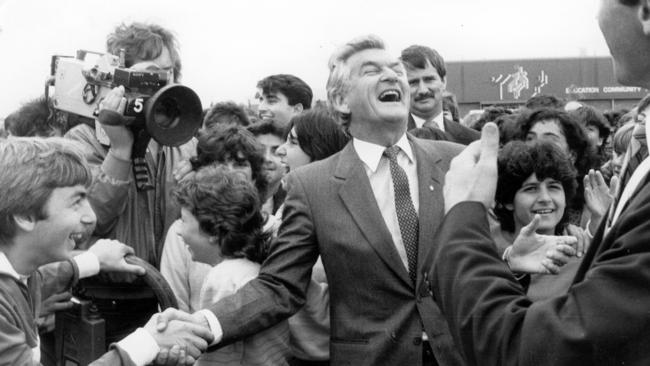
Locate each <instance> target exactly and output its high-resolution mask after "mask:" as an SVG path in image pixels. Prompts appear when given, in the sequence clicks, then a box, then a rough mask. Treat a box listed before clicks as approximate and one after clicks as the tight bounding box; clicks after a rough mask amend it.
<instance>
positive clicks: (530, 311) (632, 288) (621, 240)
mask: <svg viewBox="0 0 650 366" xmlns="http://www.w3.org/2000/svg"><path fill="white" fill-rule="evenodd" d="M598 22H599V25H600V28H601V31H602V33H603V35H604V36H605V40H606V42H607V45H608V47H609V50H610V53H611V54H612V56H613V59H614V70H615V74H616V77H617V79H618V81H619V82H620V83H622V84H624V85H635V86H640V87H644V88H648V87H650V63H648V58H649V57H650V1H648V0H601V2H600V10H599V13H598ZM644 112H646V113H647V111H644ZM646 121H647V120H646V118H643V120H642V121H639V122H637V125H636V126H635V134H634V135H635V137H634V139H635V140H636V141H637V142H638V143H639V144H647V139H648V132H650V131H648V130H647V129H646V126H644V123H646ZM498 138H499V136H498V130H497V128H496V126H495V125H494V124H491V123H490V124H488V125H486V127H485V128H484V129H483V137H482V141H481V143H480V145H479V144H476V145H474V144H473V145H470V147H469V148H468V149H467V150H466V151H465V152H463V153H462V154H461V155H459V157H458V158H457V160H456V159H455V160H454V161H453V162H452V164H451V165H452V168H451V169H450V171H449V173H448V174H447V176H446V182H445V208H446V211H448V212H447V215H446V217H445V219H444V222H443V224H442V226H441V228H440V231H439V233H438V236H437V238H436V241H437V242H438V243H439V245H440V251H439V253H438V254H437V256H436V262H435V264H434V267H433V270H432V272H431V274H432V276H431V277H432V278H433V281H434V286H433V288H434V292H435V297H436V299H439V303H440V304H441V307H442V309H443V312H444V314H445V317H446V318H447V319H448V321H449V324H450V325H451V327H452V330H453V333H454V336H455V339H456V340H457V341H458V344H459V345H462V347H463V350H464V354H465V355H466V356H467V360H468V362H469V364H480V365H536V366H539V365H648V364H650V347H648V340H649V339H650V313H649V312H648V304H650V271H649V269H650V246H648V242H649V241H650V219H649V218H650V177H649V175H648V172H649V171H650V159H649V158H647V157H645V159H639V160H638V161H636V163H639V164H638V165H637V164H635V160H634V159H632V158H630V159H627V160H628V162H627V164H625V165H624V168H623V172H622V174H621V176H622V177H625V176H626V174H625V171H626V169H628V170H629V171H630V172H631V177H630V178H629V180H627V184H624V188H623V189H622V192H621V194H620V195H619V196H617V197H618V199H617V203H616V204H615V205H613V206H612V207H611V208H610V214H612V215H611V218H610V219H609V220H603V222H602V223H601V225H600V226H599V228H598V230H597V231H596V233H595V234H594V238H593V241H592V243H591V246H590V247H589V249H588V251H587V253H586V254H585V256H584V259H583V261H582V264H581V266H580V268H579V269H578V272H577V274H576V277H575V279H574V280H573V284H572V285H571V287H570V288H569V290H568V292H567V293H566V294H564V295H562V296H558V297H555V298H551V299H548V300H545V301H542V302H535V303H532V302H531V301H530V300H529V299H528V298H527V297H526V291H525V289H523V288H522V287H521V286H520V285H519V283H518V282H517V281H516V280H515V279H514V277H513V276H512V274H511V273H509V271H508V269H507V267H506V265H505V264H504V263H503V261H501V259H500V258H499V257H498V255H497V254H496V251H495V249H494V242H493V241H492V239H491V238H490V231H489V227H488V223H487V220H486V210H487V207H486V206H489V205H491V203H492V200H493V198H494V192H495V187H496V180H497V178H496V177H497V171H496V155H497V150H498ZM633 145H635V144H632V143H630V146H633ZM639 146H642V145H639ZM639 151H642V149H640V150H639ZM630 152H631V151H630V150H628V157H634V156H635V155H631V154H630ZM646 155H647V154H646ZM640 157H641V158H643V154H641V156H640ZM625 166H626V167H625ZM635 166H636V168H635ZM622 179H623V180H622V182H623V181H625V178H622ZM472 201H473V202H472ZM459 288H462V290H460V291H459Z"/></svg>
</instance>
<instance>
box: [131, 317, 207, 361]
mask: <svg viewBox="0 0 650 366" xmlns="http://www.w3.org/2000/svg"><path fill="white" fill-rule="evenodd" d="M144 329H145V331H147V332H148V333H149V334H150V335H151V336H152V338H153V339H154V340H155V341H156V344H157V345H158V347H159V351H158V354H157V356H156V359H155V362H154V364H156V365H192V364H194V362H196V360H197V359H198V358H199V356H200V355H201V354H202V353H203V352H205V350H206V349H207V348H208V346H209V345H210V344H211V343H212V342H213V340H214V336H213V335H212V332H211V330H210V326H209V324H208V321H207V319H206V318H205V316H203V315H202V314H201V313H194V314H188V313H185V312H183V311H181V310H177V309H173V308H169V309H166V310H165V311H163V312H162V313H159V314H155V315H153V316H152V317H151V319H149V321H148V322H147V324H145V325H144Z"/></svg>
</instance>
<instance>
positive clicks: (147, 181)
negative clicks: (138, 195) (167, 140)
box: [131, 129, 154, 191]
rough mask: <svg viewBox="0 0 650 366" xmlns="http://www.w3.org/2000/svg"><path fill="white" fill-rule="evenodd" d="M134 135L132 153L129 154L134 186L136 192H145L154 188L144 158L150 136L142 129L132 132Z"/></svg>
mask: <svg viewBox="0 0 650 366" xmlns="http://www.w3.org/2000/svg"><path fill="white" fill-rule="evenodd" d="M134 135H135V140H134V141H133V152H132V153H131V161H132V163H133V178H134V179H135V185H136V187H137V189H138V191H147V190H150V189H153V188H154V187H153V184H152V183H151V182H152V178H151V171H150V170H149V165H147V159H146V158H145V155H146V153H147V146H149V141H151V136H149V134H148V133H147V131H146V130H144V129H141V130H137V131H134Z"/></svg>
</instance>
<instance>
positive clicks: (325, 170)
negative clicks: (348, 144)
mask: <svg viewBox="0 0 650 366" xmlns="http://www.w3.org/2000/svg"><path fill="white" fill-rule="evenodd" d="M342 154H343V152H342V151H339V152H337V153H336V154H334V155H332V156H330V157H327V158H325V159H323V160H318V161H314V162H312V163H309V164H307V165H303V166H301V167H300V168H298V169H296V170H295V171H293V172H292V173H293V174H294V175H296V176H298V177H301V178H304V179H306V178H309V177H322V176H325V175H331V174H332V173H333V172H334V170H335V169H336V167H337V166H338V164H339V161H340V159H341V157H342Z"/></svg>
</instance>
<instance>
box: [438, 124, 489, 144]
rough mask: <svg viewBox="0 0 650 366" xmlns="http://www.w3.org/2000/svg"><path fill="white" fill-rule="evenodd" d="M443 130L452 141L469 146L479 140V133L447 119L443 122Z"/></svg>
mask: <svg viewBox="0 0 650 366" xmlns="http://www.w3.org/2000/svg"><path fill="white" fill-rule="evenodd" d="M445 130H446V132H447V133H448V134H449V135H451V136H452V137H453V138H454V141H457V142H460V143H462V144H469V143H471V142H472V141H476V140H478V139H479V138H481V133H480V132H478V131H476V130H473V129H471V128H469V127H467V126H463V125H461V124H460V123H458V122H455V121H452V120H448V119H446V120H445Z"/></svg>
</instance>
